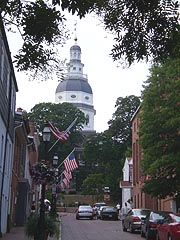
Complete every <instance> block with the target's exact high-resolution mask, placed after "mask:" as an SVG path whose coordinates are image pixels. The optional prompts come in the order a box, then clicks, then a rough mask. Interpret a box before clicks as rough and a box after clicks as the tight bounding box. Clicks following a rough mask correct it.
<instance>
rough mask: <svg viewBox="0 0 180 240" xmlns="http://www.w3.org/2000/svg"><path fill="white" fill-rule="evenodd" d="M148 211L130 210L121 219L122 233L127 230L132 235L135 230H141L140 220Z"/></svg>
mask: <svg viewBox="0 0 180 240" xmlns="http://www.w3.org/2000/svg"><path fill="white" fill-rule="evenodd" d="M150 211H151V210H150V209H143V208H136V209H131V210H129V211H128V213H127V214H125V216H124V218H123V219H122V227H123V231H124V232H126V231H127V229H128V230H129V231H130V232H131V233H132V232H134V231H135V230H141V218H143V217H146V216H147V214H148V213H149V212H150Z"/></svg>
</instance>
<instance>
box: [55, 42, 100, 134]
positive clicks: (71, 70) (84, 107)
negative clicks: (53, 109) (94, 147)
mask: <svg viewBox="0 0 180 240" xmlns="http://www.w3.org/2000/svg"><path fill="white" fill-rule="evenodd" d="M83 67H84V64H83V63H82V62H81V48H80V47H79V46H78V45H77V38H75V44H74V45H73V46H72V47H71V48H70V61H69V63H68V64H67V72H66V73H65V75H64V79H63V81H61V82H60V83H59V84H58V86H57V88H56V93H55V102H56V103H63V102H68V103H72V104H73V105H74V106H76V107H77V108H79V109H80V110H81V111H82V112H83V113H84V115H85V117H86V123H85V124H84V127H83V132H88V133H91V132H94V116H95V114H96V111H95V109H94V106H93V92H92V88H91V86H90V85H89V83H88V78H87V75H86V74H83Z"/></svg>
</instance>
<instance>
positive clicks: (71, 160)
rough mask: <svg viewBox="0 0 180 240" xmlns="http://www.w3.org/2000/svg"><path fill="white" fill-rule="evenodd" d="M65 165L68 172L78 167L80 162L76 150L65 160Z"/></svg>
mask: <svg viewBox="0 0 180 240" xmlns="http://www.w3.org/2000/svg"><path fill="white" fill-rule="evenodd" d="M64 167H65V169H66V171H67V172H71V171H73V170H74V169H76V168H78V164H77V162H76V159H75V156H74V151H72V152H71V153H70V154H69V155H68V156H67V157H66V159H65V160H64Z"/></svg>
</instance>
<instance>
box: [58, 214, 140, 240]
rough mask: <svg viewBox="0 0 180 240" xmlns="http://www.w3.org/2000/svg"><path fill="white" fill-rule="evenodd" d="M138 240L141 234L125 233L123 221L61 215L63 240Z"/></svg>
mask: <svg viewBox="0 0 180 240" xmlns="http://www.w3.org/2000/svg"><path fill="white" fill-rule="evenodd" d="M72 239H75V240H85V239H86V240H110V239H113V240H137V239H141V236H140V233H139V232H136V233H133V234H132V233H129V232H123V230H122V225H121V221H102V220H89V219H82V220H76V218H75V214H72V213H62V214H61V240H72Z"/></svg>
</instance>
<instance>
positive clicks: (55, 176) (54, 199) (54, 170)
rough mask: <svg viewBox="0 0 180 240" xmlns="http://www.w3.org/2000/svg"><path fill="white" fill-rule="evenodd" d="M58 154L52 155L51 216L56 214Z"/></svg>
mask: <svg viewBox="0 0 180 240" xmlns="http://www.w3.org/2000/svg"><path fill="white" fill-rule="evenodd" d="M58 161H59V158H58V155H57V153H55V154H54V157H53V163H52V165H53V172H54V182H53V184H52V203H51V215H52V216H54V217H55V216H56V182H57V177H58V173H59V171H58V169H57V165H58Z"/></svg>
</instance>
